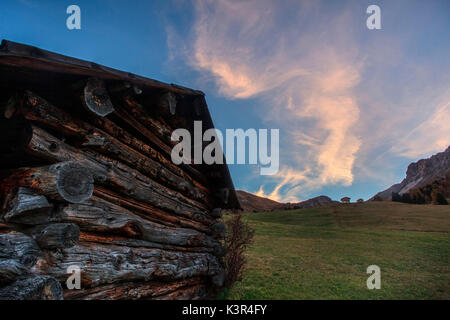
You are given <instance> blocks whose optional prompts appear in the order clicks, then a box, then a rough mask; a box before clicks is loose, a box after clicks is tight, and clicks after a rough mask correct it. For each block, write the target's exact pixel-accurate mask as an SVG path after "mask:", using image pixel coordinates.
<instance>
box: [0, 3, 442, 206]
mask: <svg viewBox="0 0 450 320" xmlns="http://www.w3.org/2000/svg"><path fill="white" fill-rule="evenodd" d="M71 4H76V5H78V6H79V7H80V8H81V27H82V28H81V30H68V29H67V28H66V19H67V17H68V15H67V14H66V8H67V7H68V6H69V5H71ZM371 4H376V5H378V6H379V7H380V8H381V21H382V29H381V30H368V29H367V27H366V19H367V17H368V15H367V14H366V8H367V7H368V6H369V5H371ZM449 17H450V1H446V0H443V1H412V0H395V1H393V0H390V1H375V0H371V1H365V0H361V1H359V0H358V1H357V0H354V1H344V0H342V1H310V0H307V1H288V0H285V1H284V0H280V1H274V0H272V1H269V0H250V1H183V0H174V1H93V0H91V1H43V0H40V1H34V0H18V1H9V0H6V1H2V6H1V8H0V36H1V38H2V39H8V40H12V41H17V42H22V43H26V44H30V45H35V46H38V47H40V48H43V49H47V50H50V51H54V52H58V53H62V54H66V55H70V56H73V57H77V58H80V59H85V60H89V61H95V62H97V63H99V64H103V65H107V66H110V67H113V68H117V69H121V70H126V71H129V72H133V73H136V74H139V75H143V76H147V77H150V78H154V79H157V80H161V81H165V82H169V83H177V84H181V85H185V86H188V87H192V88H195V89H200V90H202V91H204V92H205V93H206V95H207V102H208V105H209V108H210V111H211V114H212V117H213V120H214V123H215V125H216V127H217V128H218V129H221V130H225V129H226V128H244V129H247V128H256V129H258V128H279V129H280V171H279V173H278V174H277V175H275V176H260V175H259V170H258V168H257V167H256V166H250V165H231V166H230V171H231V174H232V177H233V180H234V183H235V186H236V188H239V189H244V190H247V191H250V192H254V193H257V194H260V195H265V196H269V197H271V198H273V199H276V200H280V201H296V200H302V199H306V198H309V197H313V196H317V195H320V194H325V195H328V196H330V197H332V198H333V199H339V198H340V197H342V196H350V197H351V198H352V199H356V198H360V197H362V198H364V199H367V198H368V197H370V196H372V195H373V194H375V193H376V192H378V191H380V190H382V189H384V188H386V187H388V186H390V185H391V184H393V183H396V182H398V181H400V180H401V179H402V178H403V177H404V175H405V171H406V167H407V165H408V164H409V163H410V162H412V161H416V160H417V159H419V158H423V157H428V156H430V155H431V154H434V153H436V152H439V151H442V150H444V149H445V148H446V146H448V145H449V144H450V125H449V123H450V58H449V57H450V19H449Z"/></svg>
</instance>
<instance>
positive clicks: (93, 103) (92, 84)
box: [83, 78, 114, 117]
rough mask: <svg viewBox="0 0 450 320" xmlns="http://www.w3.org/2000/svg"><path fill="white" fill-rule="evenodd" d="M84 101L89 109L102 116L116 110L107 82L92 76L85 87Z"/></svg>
mask: <svg viewBox="0 0 450 320" xmlns="http://www.w3.org/2000/svg"><path fill="white" fill-rule="evenodd" d="M83 103H84V105H85V106H86V107H87V108H88V110H90V111H92V112H93V113H95V114H96V115H98V116H100V117H105V116H107V115H108V114H110V113H112V112H114V106H113V104H112V102H111V99H110V98H109V95H108V91H107V90H106V87H105V84H104V83H103V81H101V80H100V79H97V78H90V79H89V80H88V82H87V84H86V86H85V87H84V96H83Z"/></svg>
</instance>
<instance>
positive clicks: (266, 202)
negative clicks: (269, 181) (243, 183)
mask: <svg viewBox="0 0 450 320" xmlns="http://www.w3.org/2000/svg"><path fill="white" fill-rule="evenodd" d="M236 194H237V196H238V199H239V202H240V203H241V206H242V209H244V212H261V211H271V210H273V209H276V208H281V207H282V206H283V204H282V203H280V202H277V201H274V200H270V199H267V198H263V197H258V196H256V195H254V194H252V193H248V192H246V191H242V190H237V191H236Z"/></svg>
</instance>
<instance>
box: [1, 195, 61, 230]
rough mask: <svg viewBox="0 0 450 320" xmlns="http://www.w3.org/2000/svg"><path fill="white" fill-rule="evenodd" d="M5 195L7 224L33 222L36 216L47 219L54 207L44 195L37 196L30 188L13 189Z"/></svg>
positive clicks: (4, 205) (4, 210)
mask: <svg viewBox="0 0 450 320" xmlns="http://www.w3.org/2000/svg"><path fill="white" fill-rule="evenodd" d="M10 191H11V192H8V193H7V194H6V195H5V200H4V203H3V206H2V211H3V212H4V213H5V214H4V215H3V219H4V220H5V221H7V222H24V221H29V222H31V221H33V219H35V218H36V216H43V217H47V216H49V215H50V210H51V209H52V206H51V205H50V204H49V202H48V201H47V198H46V197H45V196H43V195H36V194H35V193H33V191H31V189H28V188H23V187H19V188H12V189H10Z"/></svg>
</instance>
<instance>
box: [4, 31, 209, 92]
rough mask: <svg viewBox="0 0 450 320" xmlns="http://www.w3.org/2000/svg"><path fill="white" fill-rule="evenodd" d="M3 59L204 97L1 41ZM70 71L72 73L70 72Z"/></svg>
mask: <svg viewBox="0 0 450 320" xmlns="http://www.w3.org/2000/svg"><path fill="white" fill-rule="evenodd" d="M4 57H16V58H28V59H33V60H36V61H40V62H43V63H44V64H43V65H40V66H39V67H40V69H52V70H54V67H55V66H54V65H55V64H59V65H61V67H62V69H63V70H61V71H63V72H66V73H77V74H82V72H81V73H80V72H74V70H73V67H76V68H77V69H78V70H84V71H85V73H86V75H89V76H95V75H96V74H98V76H100V77H102V78H109V79H119V78H120V79H122V80H123V79H124V78H125V79H126V80H127V81H130V82H132V83H134V84H139V85H145V86H149V87H154V88H159V89H163V90H167V91H171V92H174V93H179V94H187V95H200V96H205V93H203V92H202V91H200V90H194V89H190V88H186V87H183V86H181V85H177V84H173V83H171V84H168V83H164V82H161V81H158V80H154V79H150V78H146V77H142V76H139V75H136V74H134V73H130V72H125V71H121V70H118V69H114V68H110V67H106V66H103V65H100V64H97V63H95V62H90V61H86V60H81V59H77V58H73V57H69V56H65V55H62V54H59V53H54V52H51V51H47V50H44V49H40V48H38V47H34V46H30V45H26V44H22V43H18V42H13V41H9V40H2V42H1V44H0V58H4ZM46 63H48V64H50V65H51V66H52V67H50V66H46V65H45V64H46ZM64 65H65V66H71V67H72V68H71V69H69V70H67V69H64V67H63V66H64ZM71 71H72V72H71Z"/></svg>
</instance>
